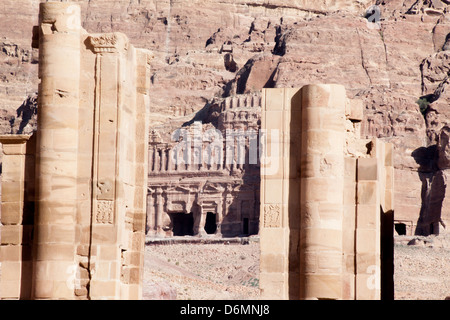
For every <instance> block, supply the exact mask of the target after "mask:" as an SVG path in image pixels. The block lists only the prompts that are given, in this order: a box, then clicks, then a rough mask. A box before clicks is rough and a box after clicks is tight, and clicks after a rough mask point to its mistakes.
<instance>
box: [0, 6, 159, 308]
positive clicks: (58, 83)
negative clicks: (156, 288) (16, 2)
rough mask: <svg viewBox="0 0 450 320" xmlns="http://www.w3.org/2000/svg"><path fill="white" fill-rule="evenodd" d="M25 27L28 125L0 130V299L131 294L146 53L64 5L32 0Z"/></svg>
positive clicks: (142, 193) (135, 292)
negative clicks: (92, 28)
mask: <svg viewBox="0 0 450 320" xmlns="http://www.w3.org/2000/svg"><path fill="white" fill-rule="evenodd" d="M35 30H36V31H37V32H36V39H35V41H34V45H35V46H38V47H39V59H40V63H39V77H40V79H41V82H40V85H39V114H38V119H39V120H38V131H37V133H36V135H35V136H33V137H31V138H30V137H28V136H20V135H19V136H2V137H0V141H1V143H2V144H3V181H2V199H1V206H2V214H1V223H2V226H1V247H0V250H1V251H0V253H1V272H2V273H1V282H0V297H1V298H7V299H28V298H32V299H55V298H65V299H86V298H90V299H138V298H140V297H141V292H142V285H141V284H142V272H143V268H142V266H143V249H144V233H145V210H146V193H147V167H148V165H147V161H148V158H147V157H148V154H147V146H148V135H147V134H146V132H148V121H147V119H148V117H147V115H148V110H149V99H148V90H149V80H150V75H149V72H150V70H149V62H150V59H151V55H150V53H149V52H147V51H145V50H140V49H135V48H134V47H133V46H132V45H131V44H130V43H129V41H128V39H127V37H126V36H125V35H123V34H120V33H109V34H88V33H87V32H86V31H85V30H83V29H82V28H81V22H80V7H79V6H78V5H74V4H71V3H68V2H47V3H41V4H40V21H39V26H38V28H35ZM37 37H38V39H37ZM34 170H35V171H36V175H35V179H34V174H33V172H34Z"/></svg>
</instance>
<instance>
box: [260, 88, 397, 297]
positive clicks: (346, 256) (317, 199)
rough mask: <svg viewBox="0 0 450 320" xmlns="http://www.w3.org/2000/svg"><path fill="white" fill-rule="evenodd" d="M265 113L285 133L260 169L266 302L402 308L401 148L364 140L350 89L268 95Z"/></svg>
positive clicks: (268, 125) (265, 120)
mask: <svg viewBox="0 0 450 320" xmlns="http://www.w3.org/2000/svg"><path fill="white" fill-rule="evenodd" d="M262 108H263V111H262V120H261V126H262V128H263V129H268V130H276V131H277V130H281V134H280V141H276V140H272V141H269V142H268V146H267V149H268V150H274V151H273V152H272V154H271V155H270V161H265V165H261V229H260V247H261V258H260V259H261V260H260V288H261V295H262V297H263V298H266V299H299V298H300V299H357V300H361V299H362V300H367V299H369V300H371V299H380V298H383V299H393V213H394V212H393V211H394V168H393V146H392V145H391V144H386V143H384V142H382V141H380V140H378V139H360V130H361V120H362V114H363V113H362V111H363V109H362V103H361V101H357V100H350V99H347V97H346V90H345V88H344V87H343V86H341V85H307V86H304V87H302V88H301V89H298V88H297V89H296V88H289V89H281V88H277V89H264V90H263V103H262ZM277 145H279V146H280V148H279V149H276V148H277ZM274 148H275V149H274ZM277 161H278V162H277ZM274 239H277V241H273V240H274Z"/></svg>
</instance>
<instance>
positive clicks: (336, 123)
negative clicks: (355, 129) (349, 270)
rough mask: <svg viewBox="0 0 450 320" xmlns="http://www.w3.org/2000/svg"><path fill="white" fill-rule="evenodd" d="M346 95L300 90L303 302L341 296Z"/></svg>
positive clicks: (325, 88) (327, 89) (336, 89)
mask: <svg viewBox="0 0 450 320" xmlns="http://www.w3.org/2000/svg"><path fill="white" fill-rule="evenodd" d="M345 103H346V94H345V89H344V87H343V86H340V85H308V86H305V87H303V88H302V147H301V149H302V153H301V163H302V167H301V187H300V188H301V197H300V201H301V227H300V261H301V265H300V285H301V288H300V298H302V299H340V298H341V297H342V218H343V212H344V202H343V191H344V169H345V167H344V145H345V126H344V124H345V122H344V116H345Z"/></svg>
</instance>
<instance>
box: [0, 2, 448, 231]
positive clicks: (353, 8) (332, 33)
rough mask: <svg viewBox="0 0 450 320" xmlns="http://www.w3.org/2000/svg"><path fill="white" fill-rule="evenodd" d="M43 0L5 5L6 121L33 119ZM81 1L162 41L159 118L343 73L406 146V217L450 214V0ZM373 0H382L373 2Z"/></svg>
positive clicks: (90, 24)
mask: <svg viewBox="0 0 450 320" xmlns="http://www.w3.org/2000/svg"><path fill="white" fill-rule="evenodd" d="M39 2H40V1H39V0H2V3H1V5H0V66H1V67H0V131H1V132H4V133H9V132H30V131H32V130H33V126H34V121H35V117H36V115H35V106H36V104H35V98H36V97H35V92H36V91H37V81H38V79H37V62H38V52H37V51H36V50H33V49H31V35H32V26H33V25H36V24H37V16H38V4H39ZM74 2H78V3H79V4H80V5H81V8H82V22H83V27H84V28H85V29H86V30H88V31H89V32H112V31H120V32H123V33H125V34H127V35H128V37H129V38H130V39H131V41H132V43H133V44H134V45H136V46H137V47H143V48H148V49H150V50H152V51H153V52H154V54H155V59H154V62H153V66H152V68H153V70H152V78H151V82H152V97H151V98H152V105H151V108H152V114H151V117H152V121H153V123H152V124H153V126H157V125H161V124H164V125H165V124H166V123H169V122H170V123H173V122H177V121H179V122H180V123H182V122H183V121H184V120H186V119H191V118H192V117H193V116H194V115H195V113H196V112H197V111H199V110H201V109H203V108H205V107H206V108H207V107H208V103H209V102H210V101H211V99H213V98H215V97H224V96H228V95H234V94H241V93H247V92H252V91H255V90H259V89H261V88H263V87H300V86H302V85H304V84H307V83H319V82H320V83H340V84H343V85H345V87H346V88H347V90H348V94H349V96H350V97H351V98H355V97H356V98H360V99H363V101H364V103H365V107H366V110H365V121H364V136H366V137H372V136H376V137H379V138H383V139H385V140H388V141H391V142H392V143H394V145H395V147H396V153H395V169H396V171H395V178H396V182H397V183H396V194H395V196H396V200H395V206H396V212H395V214H396V216H395V218H396V219H397V220H404V221H410V222H411V221H412V222H413V223H417V221H418V220H419V226H420V225H422V227H421V228H422V230H423V232H424V233H425V234H426V233H429V232H432V231H433V230H430V225H432V224H433V223H436V219H439V217H440V216H441V217H444V220H445V219H447V220H448V217H449V216H450V201H449V200H448V198H449V197H445V195H446V179H447V175H448V173H447V171H448V167H449V166H447V165H446V164H445V163H444V162H445V161H444V162H442V161H441V162H438V161H436V159H437V155H438V154H441V159H442V157H444V158H446V157H447V155H448V153H446V148H447V147H446V146H447V144H446V143H445V141H447V140H445V139H446V136H445V133H442V132H441V131H442V128H443V127H445V125H446V124H447V121H448V119H450V117H449V114H448V113H449V111H448V110H447V109H448V107H447V106H448V99H449V98H450V96H449V94H448V91H449V90H448V84H449V80H448V72H449V70H450V56H449V54H450V51H449V50H450V41H449V43H447V40H449V37H448V35H449V33H450V21H449V17H450V14H449V13H448V11H449V3H450V1H447V0H390V1H382V0H378V1H375V0H372V1H370V0H347V1H344V0H322V1H311V0H291V1H283V0H263V1H262V0H208V1H204V0H177V1H175V0H78V1H74ZM371 5H377V7H376V10H374V11H370V12H367V9H368V8H369V7H370V6H371ZM180 119H183V121H181V120H180ZM166 127H168V128H170V127H171V126H166ZM444 131H445V130H444ZM447 158H448V157H447ZM433 184H434V187H433ZM447 202H449V203H447ZM442 204H443V208H444V211H443V212H442V214H441V212H440V211H439V210H440V207H442ZM436 208H437V209H436ZM436 210H438V211H439V212H438V213H436ZM419 217H420V219H419ZM437 223H438V224H439V222H437ZM441 228H442V226H441Z"/></svg>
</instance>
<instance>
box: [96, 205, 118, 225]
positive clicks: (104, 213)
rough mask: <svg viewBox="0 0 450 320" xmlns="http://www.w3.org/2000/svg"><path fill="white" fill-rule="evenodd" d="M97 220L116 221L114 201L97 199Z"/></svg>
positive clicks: (104, 222) (110, 222) (99, 221)
mask: <svg viewBox="0 0 450 320" xmlns="http://www.w3.org/2000/svg"><path fill="white" fill-rule="evenodd" d="M95 222H96V223H101V224H113V223H114V201H108V200H99V201H97V212H96V216H95Z"/></svg>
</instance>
